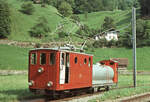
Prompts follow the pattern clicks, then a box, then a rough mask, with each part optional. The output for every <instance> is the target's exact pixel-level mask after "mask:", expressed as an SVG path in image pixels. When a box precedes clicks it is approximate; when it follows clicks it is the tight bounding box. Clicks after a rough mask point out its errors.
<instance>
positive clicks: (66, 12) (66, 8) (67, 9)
mask: <svg viewBox="0 0 150 102" xmlns="http://www.w3.org/2000/svg"><path fill="white" fill-rule="evenodd" d="M58 10H59V12H60V13H61V14H62V15H63V16H65V17H69V16H71V15H72V7H71V5H70V4H69V3H67V2H65V1H64V2H62V3H61V4H60V6H59V7H58Z"/></svg>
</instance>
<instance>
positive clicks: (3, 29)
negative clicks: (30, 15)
mask: <svg viewBox="0 0 150 102" xmlns="http://www.w3.org/2000/svg"><path fill="white" fill-rule="evenodd" d="M10 23H11V19H10V10H9V6H8V4H7V3H6V2H5V1H0V38H5V37H7V36H8V35H9V34H10V32H11V27H10Z"/></svg>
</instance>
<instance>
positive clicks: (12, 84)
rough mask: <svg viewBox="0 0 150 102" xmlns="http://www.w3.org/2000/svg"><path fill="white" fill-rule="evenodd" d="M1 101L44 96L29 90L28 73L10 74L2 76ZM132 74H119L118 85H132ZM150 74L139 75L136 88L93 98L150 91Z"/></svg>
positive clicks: (11, 101)
mask: <svg viewBox="0 0 150 102" xmlns="http://www.w3.org/2000/svg"><path fill="white" fill-rule="evenodd" d="M0 82H1V84H0V102H14V101H15V102H16V101H21V100H28V99H33V98H38V97H43V96H40V95H34V94H32V93H31V92H29V90H28V77H27V75H9V76H0ZM132 83H133V82H132V76H131V75H124V76H122V75H121V76H119V83H118V87H122V86H131V85H133V84H132ZM149 84H150V78H149V75H139V76H137V85H140V86H139V87H137V88H136V89H134V88H125V89H119V90H110V91H108V92H105V93H104V94H103V96H102V97H101V98H97V99H94V100H92V101H91V102H94V101H95V100H106V99H116V98H119V97H125V96H130V95H135V94H139V93H144V92H148V91H150V87H149V86H147V85H149Z"/></svg>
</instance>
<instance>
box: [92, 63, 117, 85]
mask: <svg viewBox="0 0 150 102" xmlns="http://www.w3.org/2000/svg"><path fill="white" fill-rule="evenodd" d="M114 74H115V73H114V70H113V68H111V67H110V66H106V65H101V64H100V63H97V64H95V65H93V76H92V78H93V79H92V84H93V86H110V85H112V84H113V83H114V81H113V79H114Z"/></svg>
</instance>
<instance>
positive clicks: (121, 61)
mask: <svg viewBox="0 0 150 102" xmlns="http://www.w3.org/2000/svg"><path fill="white" fill-rule="evenodd" d="M110 60H113V61H117V62H118V69H120V70H127V67H128V65H129V61H128V58H111V59H110Z"/></svg>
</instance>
